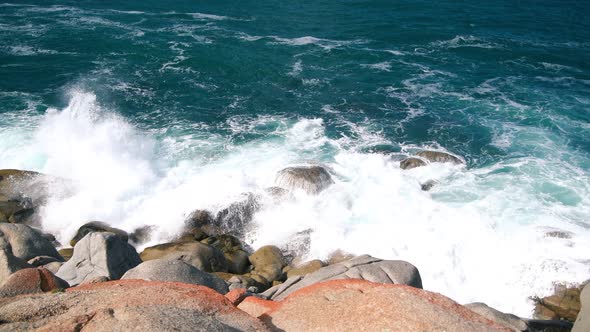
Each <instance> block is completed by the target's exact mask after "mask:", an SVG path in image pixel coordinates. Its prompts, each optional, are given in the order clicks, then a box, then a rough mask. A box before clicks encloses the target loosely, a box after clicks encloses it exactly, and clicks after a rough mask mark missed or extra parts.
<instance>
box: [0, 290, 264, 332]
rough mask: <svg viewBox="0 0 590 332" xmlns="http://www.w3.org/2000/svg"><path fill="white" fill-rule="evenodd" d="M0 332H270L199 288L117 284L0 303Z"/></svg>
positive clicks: (222, 298) (228, 304) (259, 323)
mask: <svg viewBox="0 0 590 332" xmlns="http://www.w3.org/2000/svg"><path fill="white" fill-rule="evenodd" d="M0 321H1V322H2V325H1V326H0V330H3V331H29V330H35V329H41V328H42V329H43V330H44V331H80V330H83V331H90V332H92V331H145V332H155V331H187V332H189V331H268V329H267V327H266V326H265V325H263V324H262V323H261V322H260V321H259V320H257V319H255V318H252V317H251V316H249V315H248V314H246V313H245V312H243V311H241V310H239V309H237V308H236V307H234V306H233V305H232V304H231V303H230V302H229V300H227V299H226V298H225V297H224V296H223V295H221V294H219V293H217V292H215V291H213V290H211V289H209V288H207V287H203V286H196V285H191V284H184V283H176V282H155V281H143V280H119V281H109V282H102V283H97V284H91V285H84V286H79V287H75V288H70V289H67V290H66V292H63V293H56V294H33V295H24V296H20V297H15V298H12V299H10V300H9V301H4V302H0Z"/></svg>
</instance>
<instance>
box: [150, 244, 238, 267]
mask: <svg viewBox="0 0 590 332" xmlns="http://www.w3.org/2000/svg"><path fill="white" fill-rule="evenodd" d="M160 258H166V259H171V260H181V261H184V262H185V263H188V264H190V265H192V266H194V267H196V268H198V269H199V270H201V271H205V272H216V271H221V272H226V271H227V263H226V261H225V256H224V255H223V253H222V252H221V250H219V249H217V248H215V247H213V246H209V245H206V244H204V243H200V242H193V241H187V242H170V243H163V244H158V245H155V246H153V247H149V248H145V249H144V251H143V252H142V253H141V259H142V260H143V261H144V262H146V261H149V260H152V259H160Z"/></svg>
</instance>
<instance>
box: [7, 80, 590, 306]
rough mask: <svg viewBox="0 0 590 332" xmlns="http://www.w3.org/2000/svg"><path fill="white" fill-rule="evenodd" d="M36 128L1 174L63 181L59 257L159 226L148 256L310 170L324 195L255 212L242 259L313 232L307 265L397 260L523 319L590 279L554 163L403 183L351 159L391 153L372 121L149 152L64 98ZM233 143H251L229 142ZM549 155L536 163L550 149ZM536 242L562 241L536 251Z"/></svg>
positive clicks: (217, 136) (581, 179)
mask: <svg viewBox="0 0 590 332" xmlns="http://www.w3.org/2000/svg"><path fill="white" fill-rule="evenodd" d="M324 109H325V110H329V111H334V112H335V110H334V108H332V107H328V106H325V107H324ZM38 121H40V122H39V123H38V125H37V127H36V128H28V129H27V128H20V130H21V131H23V133H22V134H21V135H20V136H19V137H18V140H21V144H22V145H21V146H23V147H27V148H25V149H22V150H19V149H18V148H14V147H13V148H11V149H12V150H11V152H10V153H9V154H8V156H9V157H10V158H4V157H5V156H6V154H5V153H6V152H5V149H0V154H1V155H0V157H2V158H0V163H1V164H0V166H1V167H12V166H15V165H16V166H18V167H19V168H29V169H35V170H39V171H42V172H45V173H48V174H52V175H55V176H60V177H65V178H69V179H72V180H73V184H72V185H71V186H72V187H70V188H67V189H68V190H64V189H63V188H60V187H55V188H53V194H52V197H51V199H50V200H49V202H48V204H47V205H46V206H45V207H44V208H43V209H42V210H41V213H42V217H43V226H44V228H45V229H46V230H47V231H49V232H53V233H55V234H57V236H58V239H59V240H60V241H62V243H67V241H68V240H69V238H70V237H71V236H72V234H73V233H74V232H75V230H76V229H77V228H78V227H79V226H80V225H81V224H83V223H84V222H87V221H89V220H103V221H106V222H109V223H111V224H112V225H113V226H115V227H120V228H122V229H124V230H127V231H132V230H133V229H134V228H136V227H139V226H143V225H156V226H157V231H156V233H155V237H154V239H153V240H152V241H151V242H150V243H148V244H146V245H150V244H153V243H157V242H161V241H165V240H167V239H170V238H171V237H173V236H174V235H175V234H176V233H178V232H179V230H180V229H181V227H182V225H183V220H184V218H185V217H186V215H187V214H188V213H190V212H191V211H192V210H194V209H199V208H201V209H203V208H204V209H209V210H212V211H215V210H216V209H219V208H220V207H222V206H223V205H225V204H228V203H229V202H231V201H232V200H234V199H235V198H236V197H238V195H239V194H241V193H243V192H255V193H262V192H263V190H264V188H266V187H269V186H272V185H273V183H274V178H275V174H276V172H277V171H278V170H280V169H281V168H283V167H285V166H287V165H290V164H293V163H301V162H317V163H322V164H324V165H325V166H326V167H328V168H329V169H330V172H331V173H332V175H333V177H334V180H335V184H334V185H332V186H331V187H329V188H328V189H326V190H325V191H323V192H321V193H320V194H319V195H318V196H308V195H306V194H303V193H295V200H293V201H286V202H283V203H281V204H279V205H265V207H264V209H263V210H262V211H260V212H259V213H258V214H256V215H255V225H257V228H256V229H255V231H253V232H252V233H250V234H248V240H249V241H250V242H251V244H252V245H253V246H254V247H258V246H261V245H267V244H284V243H287V242H288V241H289V239H290V237H291V236H292V235H293V234H295V233H296V232H299V231H303V230H307V229H312V230H313V231H312V232H311V246H310V252H309V253H307V254H308V257H309V258H311V257H318V258H323V257H326V255H328V254H329V253H330V252H331V251H332V250H335V249H343V250H345V251H350V252H353V253H357V254H364V253H368V254H371V255H374V256H376V257H381V258H386V259H404V260H407V261H409V262H411V263H413V264H415V265H416V266H417V267H418V268H419V270H420V272H421V274H422V278H423V282H424V286H425V288H426V289H429V290H433V291H437V292H441V293H443V294H445V295H447V296H449V297H451V298H453V299H455V300H457V301H459V302H471V301H483V302H486V303H488V304H489V305H491V306H493V307H496V308H498V309H500V310H503V311H507V312H513V313H515V314H518V315H522V316H525V317H526V316H530V310H531V308H532V305H531V303H530V302H529V300H528V297H529V296H533V295H540V296H542V295H546V294H547V293H548V292H549V291H550V290H551V287H552V283H553V282H554V281H567V282H579V281H582V280H585V279H587V278H588V276H589V272H588V263H587V256H585V255H586V253H587V252H589V250H590V241H589V240H590V228H589V226H588V224H587V220H588V217H589V216H590V208H589V207H590V202H589V197H590V194H589V193H590V184H589V183H590V181H589V179H588V174H587V173H586V172H585V171H583V170H580V169H577V168H576V167H575V166H572V165H569V164H567V163H564V162H563V160H566V159H567V158H564V156H562V155H556V156H551V155H548V157H547V158H546V159H539V158H532V157H520V158H513V159H509V158H508V159H506V160H505V161H503V162H498V163H495V164H493V165H491V166H489V167H484V168H474V169H467V168H465V167H462V166H454V165H450V164H430V165H429V166H426V167H420V168H416V169H412V170H408V171H404V170H401V169H400V168H399V161H396V160H397V159H392V158H391V157H390V156H385V155H381V154H370V153H369V154H367V153H362V152H360V151H363V147H367V146H371V145H374V144H385V143H390V144H393V143H392V142H388V141H387V139H386V138H385V137H384V136H383V135H382V133H380V132H378V131H375V130H374V129H372V128H373V125H372V124H371V123H370V122H366V123H364V122H356V123H342V124H340V125H344V126H347V127H348V128H349V130H348V132H350V135H349V136H346V137H339V138H338V139H333V138H330V137H328V136H327V134H326V126H325V123H324V120H323V119H320V118H315V119H298V120H291V119H288V118H283V117H280V116H251V117H246V116H236V117H233V118H231V119H230V120H228V122H227V123H222V124H218V125H216V126H218V128H223V129H224V130H228V132H230V134H229V135H227V136H226V135H223V134H221V133H215V132H211V130H212V128H211V127H210V126H209V125H203V124H192V125H188V124H183V123H180V122H179V123H175V124H173V125H171V126H170V127H168V128H165V129H162V131H161V132H157V134H158V135H157V136H158V137H162V136H163V137H164V138H163V139H161V140H155V139H154V137H153V136H152V134H150V133H147V132H142V131H139V130H138V129H136V128H135V127H134V126H132V125H131V124H130V123H128V122H127V121H126V120H125V119H123V118H122V117H120V116H117V115H116V114H114V113H112V112H109V111H106V110H104V109H103V108H102V107H101V105H100V104H99V103H98V102H97V101H96V97H95V96H94V95H93V94H91V93H87V92H83V91H73V92H72V95H71V98H70V102H69V105H68V106H67V107H66V108H65V109H63V110H61V111H58V110H50V111H48V113H47V114H46V115H45V116H44V117H42V118H41V119H38ZM3 130H4V129H3ZM523 130H526V128H523ZM222 132H223V131H222ZM245 133H248V134H260V136H261V137H263V138H261V139H256V140H252V141H248V142H242V143H236V142H235V141H234V140H233V139H232V138H233V137H236V136H240V135H241V134H245ZM12 134H14V132H12ZM525 134H527V133H521V132H515V135H517V136H515V139H514V142H521V141H525V140H527V139H530V140H531V142H532V141H535V142H539V141H540V139H541V138H543V137H544V138H546V139H547V140H548V141H552V140H553V139H554V138H552V137H547V136H543V135H545V133H543V132H538V133H532V134H531V133H528V135H533V134H534V135H535V136H534V137H533V136H530V137H527V136H526V135H525ZM8 137H9V135H4V131H0V144H2V145H3V148H4V147H9V146H10V142H7V141H5V140H7V139H8ZM18 140H17V141H18ZM514 142H513V143H512V144H515V143H514ZM541 143H542V141H541ZM549 143H550V142H547V143H546V144H547V146H546V149H550V150H552V151H554V150H556V146H555V145H553V146H552V145H550V144H549ZM519 144H523V143H519ZM543 144H545V143H543ZM420 148H440V147H438V146H437V145H436V144H435V145H434V146H431V147H420V146H403V147H402V152H401V154H405V153H409V152H413V151H416V150H418V149H420ZM563 153H566V152H563ZM398 157H401V155H400V156H398ZM427 180H436V181H438V182H439V184H437V185H436V186H435V187H434V188H433V189H432V190H431V191H430V192H424V191H422V190H421V189H420V184H421V183H423V182H424V181H427ZM548 229H552V230H553V229H559V230H564V231H568V232H571V233H572V234H574V235H573V237H572V238H571V239H560V238H551V237H546V234H545V233H546V232H547V230H548Z"/></svg>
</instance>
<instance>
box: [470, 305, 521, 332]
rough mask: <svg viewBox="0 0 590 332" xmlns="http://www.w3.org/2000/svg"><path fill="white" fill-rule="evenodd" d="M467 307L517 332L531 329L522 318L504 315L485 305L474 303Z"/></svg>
mask: <svg viewBox="0 0 590 332" xmlns="http://www.w3.org/2000/svg"><path fill="white" fill-rule="evenodd" d="M465 307H466V308H469V309H471V310H472V311H474V312H476V313H478V314H480V315H482V316H483V317H485V318H487V319H489V320H491V321H494V322H496V323H498V324H499V325H502V326H505V327H507V328H509V329H511V330H512V331H515V332H520V331H527V330H528V328H529V327H528V326H527V324H526V323H525V322H524V321H523V320H522V319H520V317H518V316H515V315H512V314H506V313H503V312H501V311H499V310H496V309H494V308H492V307H489V306H488V305H487V304H485V303H481V302H474V303H469V304H466V305H465Z"/></svg>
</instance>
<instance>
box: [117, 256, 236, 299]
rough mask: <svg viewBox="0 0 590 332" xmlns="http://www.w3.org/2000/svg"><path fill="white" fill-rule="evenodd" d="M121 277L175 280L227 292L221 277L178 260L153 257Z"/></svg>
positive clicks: (223, 292) (222, 292)
mask: <svg viewBox="0 0 590 332" xmlns="http://www.w3.org/2000/svg"><path fill="white" fill-rule="evenodd" d="M121 279H143V280H150V281H176V282H183V283H187V284H194V285H201V286H205V287H209V288H211V289H213V290H215V291H216V292H218V293H221V294H225V293H227V292H228V288H227V284H226V283H225V281H223V279H221V278H219V277H217V276H215V275H212V274H209V273H206V272H203V271H201V270H199V269H197V268H196V267H194V266H192V265H189V264H187V263H185V262H183V261H179V260H168V259H154V260H151V261H148V262H144V263H141V264H139V265H138V266H136V267H134V268H133V269H131V270H129V271H127V272H126V273H125V274H124V275H123V277H122V278H121Z"/></svg>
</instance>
